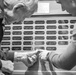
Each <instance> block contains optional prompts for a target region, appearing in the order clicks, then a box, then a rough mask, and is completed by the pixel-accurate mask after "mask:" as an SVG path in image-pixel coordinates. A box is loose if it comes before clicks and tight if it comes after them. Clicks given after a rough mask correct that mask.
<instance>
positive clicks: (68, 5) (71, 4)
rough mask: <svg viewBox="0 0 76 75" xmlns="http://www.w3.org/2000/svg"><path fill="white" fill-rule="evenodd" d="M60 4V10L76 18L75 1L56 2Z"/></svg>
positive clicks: (63, 0)
mask: <svg viewBox="0 0 76 75" xmlns="http://www.w3.org/2000/svg"><path fill="white" fill-rule="evenodd" d="M57 2H58V3H60V4H61V6H62V10H63V11H64V10H66V11H67V12H69V13H71V14H72V15H74V16H76V0H57Z"/></svg>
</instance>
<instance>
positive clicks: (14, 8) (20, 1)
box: [4, 0, 37, 24]
mask: <svg viewBox="0 0 76 75" xmlns="http://www.w3.org/2000/svg"><path fill="white" fill-rule="evenodd" d="M4 1H5V2H4V3H5V4H4V5H5V6H4V13H5V14H4V15H5V22H6V24H11V23H14V22H19V21H23V20H24V19H25V18H28V17H30V16H31V15H32V14H33V13H34V12H35V11H36V10H37V0H4Z"/></svg>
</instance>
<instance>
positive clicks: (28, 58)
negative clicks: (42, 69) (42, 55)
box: [21, 54, 37, 67]
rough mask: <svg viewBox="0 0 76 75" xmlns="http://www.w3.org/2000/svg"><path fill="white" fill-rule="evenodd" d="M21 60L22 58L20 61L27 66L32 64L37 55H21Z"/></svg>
mask: <svg viewBox="0 0 76 75" xmlns="http://www.w3.org/2000/svg"><path fill="white" fill-rule="evenodd" d="M21 60H22V62H23V63H24V64H25V65H26V66H27V67H30V66H32V65H33V64H34V63H35V62H36V60H37V55H36V54H34V55H32V56H23V57H22V58H21Z"/></svg>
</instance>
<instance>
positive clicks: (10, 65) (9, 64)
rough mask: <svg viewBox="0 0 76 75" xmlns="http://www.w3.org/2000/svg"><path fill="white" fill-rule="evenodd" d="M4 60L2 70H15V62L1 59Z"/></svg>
mask: <svg viewBox="0 0 76 75" xmlns="http://www.w3.org/2000/svg"><path fill="white" fill-rule="evenodd" d="M1 62H2V69H1V70H2V71H5V72H9V73H11V72H12V71H13V70H14V63H12V62H11V61H9V60H6V61H5V60H1Z"/></svg>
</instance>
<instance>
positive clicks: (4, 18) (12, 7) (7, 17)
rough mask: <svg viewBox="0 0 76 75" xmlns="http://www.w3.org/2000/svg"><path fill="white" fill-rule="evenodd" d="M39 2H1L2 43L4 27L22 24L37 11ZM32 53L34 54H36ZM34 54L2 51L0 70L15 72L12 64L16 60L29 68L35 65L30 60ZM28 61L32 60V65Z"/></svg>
mask: <svg viewBox="0 0 76 75" xmlns="http://www.w3.org/2000/svg"><path fill="white" fill-rule="evenodd" d="M37 2H38V0H0V43H1V41H2V38H3V33H4V30H3V27H4V25H6V24H11V23H14V22H22V21H23V20H24V19H25V18H28V17H30V16H31V15H32V14H33V13H34V12H35V11H36V10H37ZM32 53H33V54H34V52H32ZM32 53H25V54H23V53H17V52H5V53H4V52H3V51H1V50H0V59H1V60H0V69H1V70H4V69H7V70H9V71H13V63H12V62H13V61H14V60H15V61H22V62H23V63H24V64H25V65H26V66H27V67H29V66H31V65H33V63H34V62H32V60H30V58H29V55H32ZM23 55H24V56H23ZM34 57H36V56H33V59H34ZM7 60H8V61H7ZM9 60H11V61H12V62H11V61H9ZM28 60H30V61H31V62H32V63H29V61H28ZM7 63H8V64H7Z"/></svg>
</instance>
